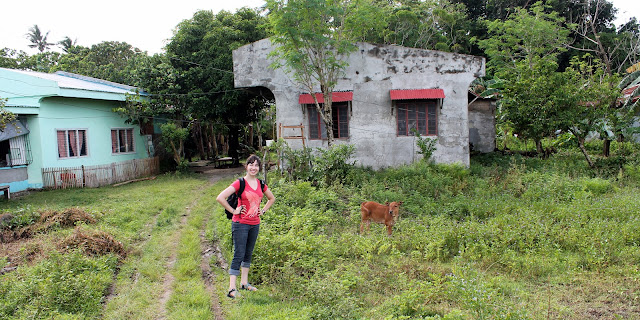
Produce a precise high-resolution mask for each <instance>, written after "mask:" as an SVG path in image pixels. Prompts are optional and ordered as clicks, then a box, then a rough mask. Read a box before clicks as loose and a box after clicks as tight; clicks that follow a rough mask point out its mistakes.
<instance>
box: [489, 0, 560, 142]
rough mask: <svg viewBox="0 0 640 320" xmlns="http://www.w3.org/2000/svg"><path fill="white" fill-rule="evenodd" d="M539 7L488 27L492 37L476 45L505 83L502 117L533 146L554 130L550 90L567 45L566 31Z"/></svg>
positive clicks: (514, 14)
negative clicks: (561, 53)
mask: <svg viewBox="0 0 640 320" xmlns="http://www.w3.org/2000/svg"><path fill="white" fill-rule="evenodd" d="M544 8H545V7H544V6H543V5H541V4H540V3H538V4H536V5H534V6H533V7H531V9H530V10H526V9H518V10H516V11H515V12H514V13H513V14H512V15H511V16H510V17H509V19H507V20H504V21H502V20H494V21H491V22H489V23H488V30H489V32H490V35H491V37H490V38H488V39H485V40H481V41H479V45H480V47H481V48H483V49H484V50H485V52H486V53H487V54H488V55H489V57H490V58H491V60H490V61H489V62H488V63H487V64H488V65H489V68H490V69H491V70H492V71H493V72H494V73H495V75H496V76H498V77H499V78H501V79H504V80H505V85H504V87H505V88H504V91H503V96H504V99H503V101H502V105H501V109H500V111H501V112H502V113H503V114H502V115H501V116H502V117H503V118H504V120H505V121H506V122H507V123H509V124H510V125H511V126H512V128H513V129H514V131H515V133H517V134H519V135H521V136H522V137H523V138H525V139H533V140H534V141H535V142H536V148H537V150H538V152H540V153H542V152H544V150H542V144H541V141H542V138H544V137H545V136H547V135H549V134H551V133H553V132H554V131H555V130H556V128H557V123H556V122H557V120H558V118H557V107H558V106H557V104H556V103H555V101H554V97H553V95H554V88H556V87H557V83H558V82H559V81H561V79H560V78H559V77H558V76H557V75H556V74H555V72H556V70H557V67H558V65H557V62H556V61H557V56H558V54H559V53H560V52H562V51H563V50H564V49H563V44H565V43H566V42H567V35H568V31H567V30H566V29H565V28H563V27H562V26H561V24H562V23H563V19H562V18H560V17H558V15H557V13H545V12H544Z"/></svg>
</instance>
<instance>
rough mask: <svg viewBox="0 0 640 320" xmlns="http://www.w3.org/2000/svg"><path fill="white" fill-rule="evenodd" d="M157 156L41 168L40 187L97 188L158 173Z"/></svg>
mask: <svg viewBox="0 0 640 320" xmlns="http://www.w3.org/2000/svg"><path fill="white" fill-rule="evenodd" d="M159 167H160V161H159V159H158V157H153V158H146V159H134V160H129V161H123V162H118V163H116V162H114V163H111V164H107V165H97V166H80V167H67V168H42V187H43V188H46V189H66V188H84V187H88V188H97V187H101V186H106V185H111V184H114V183H118V182H123V181H127V180H132V179H136V178H140V177H146V176H152V175H154V174H158V172H159Z"/></svg>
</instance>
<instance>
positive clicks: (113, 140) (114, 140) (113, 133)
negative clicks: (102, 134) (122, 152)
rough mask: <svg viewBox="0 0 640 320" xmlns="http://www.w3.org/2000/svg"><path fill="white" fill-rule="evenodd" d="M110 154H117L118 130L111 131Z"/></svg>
mask: <svg viewBox="0 0 640 320" xmlns="http://www.w3.org/2000/svg"><path fill="white" fill-rule="evenodd" d="M111 152H112V153H116V152H118V130H111Z"/></svg>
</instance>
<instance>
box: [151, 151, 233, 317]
mask: <svg viewBox="0 0 640 320" xmlns="http://www.w3.org/2000/svg"><path fill="white" fill-rule="evenodd" d="M190 169H191V170H192V171H194V172H196V173H199V174H202V175H203V176H205V177H206V178H207V179H208V180H209V182H210V184H213V183H215V182H217V181H219V180H220V179H225V178H230V177H234V176H240V175H241V174H242V173H243V172H244V169H243V168H228V169H215V168H214V167H211V166H206V165H204V164H203V165H198V164H196V165H194V166H192V167H191V168H190ZM197 202H198V200H197V199H196V200H194V202H193V203H191V205H190V206H189V207H187V208H186V211H185V213H184V215H183V216H182V217H181V218H180V226H179V227H178V232H177V233H176V237H177V238H179V233H180V232H179V230H180V229H181V228H182V227H183V226H184V225H185V224H186V223H187V219H188V217H189V215H190V214H191V208H193V207H194V206H196V205H197ZM207 222H208V217H205V219H204V222H203V225H202V227H201V230H200V249H201V251H200V252H201V255H202V258H201V262H200V268H201V269H202V280H203V282H204V284H205V287H206V290H207V292H209V295H210V297H211V306H212V310H211V311H212V313H213V315H214V319H216V320H223V319H224V316H223V312H222V308H221V306H220V301H219V300H218V295H217V294H215V285H214V283H213V280H214V278H213V273H212V270H211V265H210V261H211V258H212V257H213V256H215V257H216V265H217V266H219V267H220V268H222V269H226V268H227V266H228V265H227V262H226V261H225V259H224V257H223V256H222V252H221V251H220V248H219V246H218V244H217V243H215V242H213V243H212V242H211V241H208V240H207V239H206V237H205V231H206V230H205V226H206V225H207ZM178 242H179V239H175V241H174V243H175V244H176V245H177V243H178ZM176 260H177V247H175V246H174V247H172V248H171V255H170V256H169V259H168V262H167V267H166V270H172V269H173V266H174V265H175V263H176ZM174 281H175V277H174V276H173V275H172V274H171V272H167V273H166V274H165V276H164V282H163V285H162V292H161V293H160V310H158V316H157V318H156V319H157V320H164V319H166V318H167V310H166V305H167V302H168V301H169V299H170V298H171V295H172V294H173V283H174Z"/></svg>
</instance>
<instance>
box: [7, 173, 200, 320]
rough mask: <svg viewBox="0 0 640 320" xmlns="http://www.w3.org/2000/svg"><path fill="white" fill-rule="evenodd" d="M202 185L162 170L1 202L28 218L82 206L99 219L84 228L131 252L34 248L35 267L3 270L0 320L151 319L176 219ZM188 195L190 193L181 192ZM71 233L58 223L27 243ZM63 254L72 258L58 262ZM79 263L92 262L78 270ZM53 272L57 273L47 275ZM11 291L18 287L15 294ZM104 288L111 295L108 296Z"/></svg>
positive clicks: (51, 241)
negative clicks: (153, 175) (154, 175)
mask: <svg viewBox="0 0 640 320" xmlns="http://www.w3.org/2000/svg"><path fill="white" fill-rule="evenodd" d="M205 185H206V184H205V182H204V181H203V180H198V179H194V178H193V177H189V176H181V175H164V176H161V177H159V178H158V179H156V180H153V181H143V182H138V183H134V184H127V185H123V186H120V187H105V188H97V189H69V190H54V191H42V192H36V193H34V194H31V195H29V196H26V197H22V198H19V199H17V200H12V201H10V202H6V203H3V204H1V205H0V206H1V207H0V208H1V209H2V210H3V211H4V212H11V213H14V214H16V215H25V216H27V215H33V214H34V212H39V211H41V210H61V209H64V208H68V207H80V208H82V209H84V210H85V211H87V212H89V213H91V214H92V215H93V216H94V217H95V218H96V220H97V223H96V224H94V225H86V226H85V228H94V229H96V230H101V231H105V232H108V233H109V234H111V235H112V236H113V237H114V238H115V239H116V240H118V241H121V242H122V243H123V245H124V247H125V249H126V250H128V252H129V254H128V256H127V257H126V259H125V260H124V261H121V262H120V263H116V262H117V257H113V256H105V257H83V256H82V255H78V254H76V255H75V256H74V255H73V254H71V255H70V254H61V255H58V254H54V255H53V256H50V255H49V253H47V252H42V249H38V248H35V249H32V250H33V251H34V252H40V255H41V257H39V259H38V260H37V263H36V264H35V265H34V266H26V265H23V266H21V267H19V268H18V269H17V271H16V272H12V273H8V274H5V275H2V276H0V282H1V283H2V285H1V288H2V289H0V301H1V302H0V303H1V304H2V306H3V308H2V311H0V318H3V319H25V318H38V319H45V318H47V319H48V318H56V317H65V318H74V317H77V318H79V319H150V318H153V317H154V316H156V315H157V309H158V308H157V307H158V298H159V297H158V296H157V295H156V293H157V292H160V291H161V290H160V289H161V286H162V283H163V277H164V275H165V273H166V271H167V270H166V265H167V260H168V253H169V252H170V248H171V246H172V245H173V242H172V240H174V239H176V238H177V237H176V233H177V230H176V226H177V225H178V221H179V218H180V216H181V215H182V213H184V212H185V207H187V206H188V205H189V204H190V203H191V201H193V199H195V198H196V197H195V195H197V194H198V193H199V191H198V190H200V189H203V188H204V187H205ZM191 193H193V195H194V196H187V197H185V196H184V195H185V194H191ZM70 232H71V229H55V230H53V231H51V232H49V233H46V234H39V235H36V237H34V239H33V242H32V243H31V244H28V245H29V246H31V247H34V246H36V247H37V246H40V244H41V243H42V244H47V243H48V244H49V245H48V247H46V248H47V249H50V250H55V247H56V246H55V243H57V242H60V241H61V240H62V239H63V238H64V237H65V236H66V235H68V234H70ZM58 257H60V258H58ZM74 257H75V258H74ZM60 259H62V261H67V260H68V259H74V260H71V261H75V262H74V263H72V264H69V263H61V262H59V261H58V260H60ZM78 265H80V266H82V265H89V266H90V267H82V268H81V269H80V270H76V269H75V268H76V267H77V266H78ZM58 273H59V274H61V276H60V277H58V278H55V277H54V276H52V274H58ZM20 288H22V289H20ZM15 290H20V292H19V294H17V293H16V291H15ZM109 290H113V292H114V293H115V295H114V296H112V297H111V298H110V300H108V301H105V300H104V299H105V297H106V295H107V294H108V293H109ZM43 296H44V297H46V296H52V298H51V299H48V298H43Z"/></svg>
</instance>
